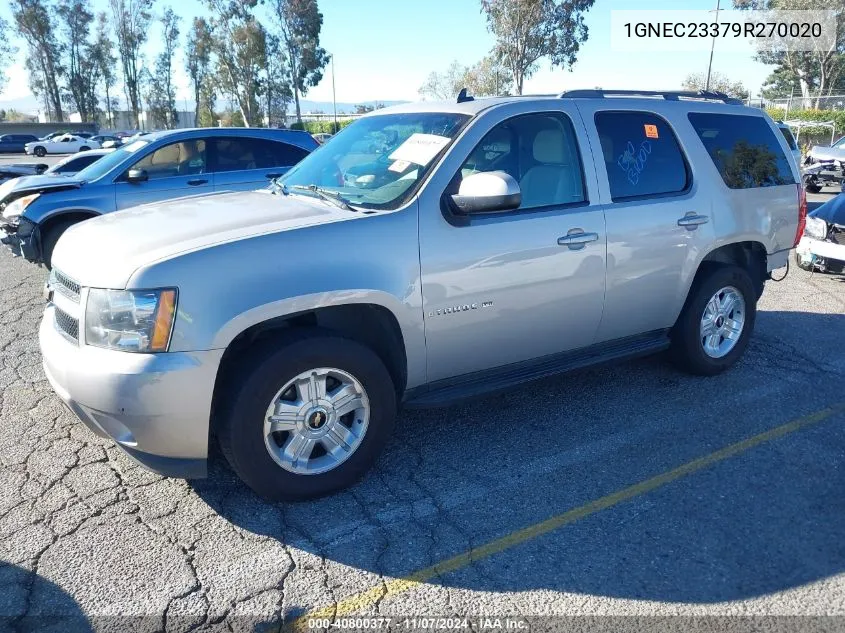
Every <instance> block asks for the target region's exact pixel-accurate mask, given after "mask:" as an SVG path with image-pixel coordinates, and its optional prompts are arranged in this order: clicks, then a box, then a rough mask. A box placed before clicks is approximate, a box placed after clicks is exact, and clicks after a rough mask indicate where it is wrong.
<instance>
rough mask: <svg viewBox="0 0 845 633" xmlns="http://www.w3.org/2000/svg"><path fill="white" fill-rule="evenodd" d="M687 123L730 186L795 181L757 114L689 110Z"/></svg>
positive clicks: (740, 187) (765, 123) (787, 183)
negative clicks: (688, 121) (693, 129)
mask: <svg viewBox="0 0 845 633" xmlns="http://www.w3.org/2000/svg"><path fill="white" fill-rule="evenodd" d="M688 116H689V120H690V123H692V126H693V128H695V132H696V134H698V138H700V139H701V142H702V143H703V144H704V148H705V149H706V150H707V153H708V154H709V155H710V158H711V159H712V160H713V164H714V165H716V169H718V170H719V174H721V176H722V180H724V181H725V184H726V185H727V186H728V187H730V188H731V189H753V188H756V187H776V186H778V185H789V184H794V183H795V178H794V176H793V175H792V169H791V167H790V163H789V158H788V157H787V156H786V154H785V153H784V151H783V149H781V145H780V142H779V141H778V139H777V137H776V136H775V132H774V131H773V130H772V128H771V127H770V126H769V124H768V122H767V121H766V120H765V119H764V118H763V117H759V116H748V115H741V114H709V113H701V112H691V113H690V114H689V115H688Z"/></svg>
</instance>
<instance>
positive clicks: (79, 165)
mask: <svg viewBox="0 0 845 633" xmlns="http://www.w3.org/2000/svg"><path fill="white" fill-rule="evenodd" d="M100 158H102V156H84V155H83V156H80V157H78V158H74V159H73V160H71V161H68V162H67V163H65V164H64V165H61V166H57V169H56V170H55V171H54V172H53V173H56V174H66V173H68V172H73V171H80V170H82V169H84V168H85V167H88V165H90V164H91V163H93V162H94V161H97V160H99V159H100Z"/></svg>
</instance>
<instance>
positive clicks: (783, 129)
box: [778, 125, 798, 149]
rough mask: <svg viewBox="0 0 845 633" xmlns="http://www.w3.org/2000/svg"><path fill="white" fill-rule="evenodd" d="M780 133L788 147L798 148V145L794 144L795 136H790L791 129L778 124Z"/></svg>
mask: <svg viewBox="0 0 845 633" xmlns="http://www.w3.org/2000/svg"><path fill="white" fill-rule="evenodd" d="M778 129H779V130H780V133H781V134H782V135H783V138H784V140H785V141H786V144H787V145H789V149H798V145H796V144H795V137H794V136H792V130H790V129H789V128H788V127H785V126H780V125H779V126H778Z"/></svg>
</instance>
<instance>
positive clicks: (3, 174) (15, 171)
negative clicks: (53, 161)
mask: <svg viewBox="0 0 845 633" xmlns="http://www.w3.org/2000/svg"><path fill="white" fill-rule="evenodd" d="M49 167H50V166H49V165H46V164H44V163H16V164H11V165H0V183H4V182H6V181H7V180H12V179H13V178H20V177H21V176H35V175H37V174H43V173H44V172H45V171H46V170H47V169H48V168H49Z"/></svg>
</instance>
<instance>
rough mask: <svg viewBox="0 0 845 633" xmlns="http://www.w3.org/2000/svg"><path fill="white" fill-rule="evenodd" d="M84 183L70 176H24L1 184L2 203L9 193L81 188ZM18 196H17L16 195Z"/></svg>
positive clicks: (0, 201) (0, 197)
mask: <svg viewBox="0 0 845 633" xmlns="http://www.w3.org/2000/svg"><path fill="white" fill-rule="evenodd" d="M82 185H83V182H82V181H81V180H76V179H74V178H69V177H68V176H54V175H46V174H42V175H40V176H22V177H20V178H15V179H14V180H7V181H6V182H4V183H3V184H2V185H0V203H2V202H3V201H5V199H6V197H7V196H8V195H9V194H12V193H14V194H17V193H20V192H23V191H55V190H59V189H79V187H81V186H82ZM16 197H17V196H16Z"/></svg>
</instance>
